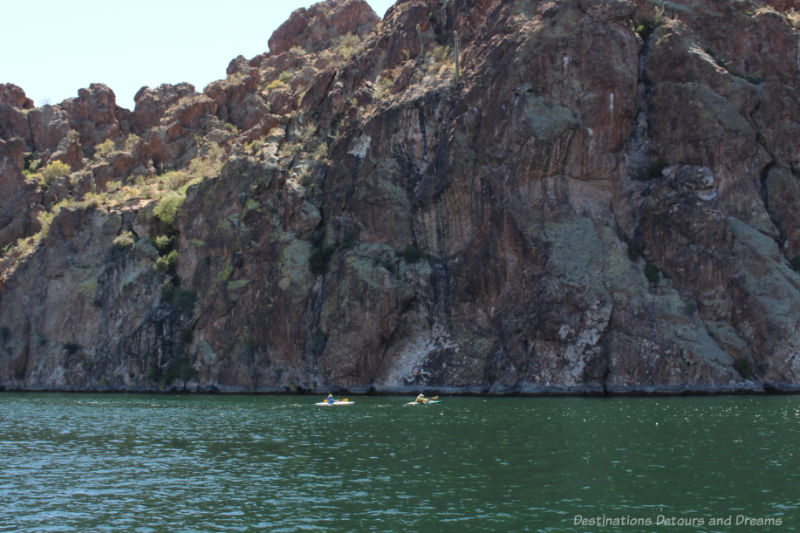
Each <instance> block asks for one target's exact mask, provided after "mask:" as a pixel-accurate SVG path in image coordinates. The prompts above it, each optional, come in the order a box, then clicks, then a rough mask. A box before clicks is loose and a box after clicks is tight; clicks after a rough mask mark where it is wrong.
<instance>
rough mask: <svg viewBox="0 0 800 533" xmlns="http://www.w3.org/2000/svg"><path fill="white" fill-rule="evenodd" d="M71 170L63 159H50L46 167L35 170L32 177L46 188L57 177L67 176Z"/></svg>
mask: <svg viewBox="0 0 800 533" xmlns="http://www.w3.org/2000/svg"><path fill="white" fill-rule="evenodd" d="M71 171H72V170H71V169H70V167H69V165H68V164H66V163H64V162H63V161H51V162H50V163H49V164H48V165H47V166H46V167H44V168H43V169H41V170H39V171H38V172H36V174H34V175H33V176H32V178H33V179H34V180H35V181H37V182H39V184H40V185H41V186H42V187H43V188H47V187H49V186H50V185H51V184H52V183H53V182H54V181H55V180H57V179H58V178H64V177H66V176H69V174H70V172H71Z"/></svg>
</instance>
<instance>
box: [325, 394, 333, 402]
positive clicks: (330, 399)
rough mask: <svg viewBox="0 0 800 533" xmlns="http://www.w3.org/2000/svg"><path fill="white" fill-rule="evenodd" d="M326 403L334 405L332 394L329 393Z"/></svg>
mask: <svg viewBox="0 0 800 533" xmlns="http://www.w3.org/2000/svg"><path fill="white" fill-rule="evenodd" d="M325 401H326V402H328V403H333V401H334V400H333V394H331V393H330V392H329V393H328V397H327V398H325Z"/></svg>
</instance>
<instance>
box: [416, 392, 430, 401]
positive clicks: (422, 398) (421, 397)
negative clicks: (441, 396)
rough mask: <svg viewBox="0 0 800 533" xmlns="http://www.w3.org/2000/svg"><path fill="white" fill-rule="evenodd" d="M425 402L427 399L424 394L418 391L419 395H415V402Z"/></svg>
mask: <svg viewBox="0 0 800 533" xmlns="http://www.w3.org/2000/svg"><path fill="white" fill-rule="evenodd" d="M427 402H428V399H427V398H426V397H425V395H424V394H422V393H421V392H420V393H419V395H418V396H417V403H427Z"/></svg>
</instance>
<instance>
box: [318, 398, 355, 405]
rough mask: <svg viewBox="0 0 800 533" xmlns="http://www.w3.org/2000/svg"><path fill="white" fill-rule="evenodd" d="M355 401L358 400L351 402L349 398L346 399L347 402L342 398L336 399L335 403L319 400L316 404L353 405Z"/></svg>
mask: <svg viewBox="0 0 800 533" xmlns="http://www.w3.org/2000/svg"><path fill="white" fill-rule="evenodd" d="M354 403H356V402H351V401H349V400H348V401H346V402H345V401H342V400H334V401H333V403H328V402H317V403H315V404H314V405H321V406H323V407H332V406H335V405H353V404H354Z"/></svg>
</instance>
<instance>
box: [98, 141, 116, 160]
mask: <svg viewBox="0 0 800 533" xmlns="http://www.w3.org/2000/svg"><path fill="white" fill-rule="evenodd" d="M95 148H96V149H95V152H94V153H95V155H99V156H101V157H105V156H107V155H108V154H110V153H112V152H113V151H114V150H116V146H115V145H114V141H112V140H111V139H106V140H105V141H103V142H101V143H100V144H98V145H97V146H96V147H95Z"/></svg>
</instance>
